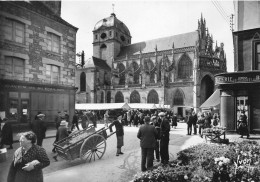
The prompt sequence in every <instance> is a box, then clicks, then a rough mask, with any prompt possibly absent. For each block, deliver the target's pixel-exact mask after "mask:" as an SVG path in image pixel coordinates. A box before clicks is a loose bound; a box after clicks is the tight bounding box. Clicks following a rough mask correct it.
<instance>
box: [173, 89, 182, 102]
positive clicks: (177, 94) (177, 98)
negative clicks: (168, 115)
mask: <svg viewBox="0 0 260 182" xmlns="http://www.w3.org/2000/svg"><path fill="white" fill-rule="evenodd" d="M173 105H184V104H183V94H182V93H181V91H180V90H179V89H178V90H177V91H176V92H175V94H174V98H173Z"/></svg>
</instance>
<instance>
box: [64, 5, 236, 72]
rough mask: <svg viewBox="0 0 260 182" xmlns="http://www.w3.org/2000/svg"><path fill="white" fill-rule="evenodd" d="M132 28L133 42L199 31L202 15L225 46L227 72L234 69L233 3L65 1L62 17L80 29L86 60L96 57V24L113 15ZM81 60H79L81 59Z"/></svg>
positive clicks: (78, 39)
mask: <svg viewBox="0 0 260 182" xmlns="http://www.w3.org/2000/svg"><path fill="white" fill-rule="evenodd" d="M112 4H114V13H115V14H116V17H117V18H118V19H119V20H120V21H122V22H124V23H125V25H126V26H127V27H128V29H129V31H130V33H131V36H132V43H137V42H142V41H146V40H151V39H156V38H161V37H166V36H172V35H177V34H182V33H187V32H192V31H195V30H196V29H197V28H198V19H200V17H201V14H202V15H203V17H204V18H205V20H206V26H207V27H208V30H209V33H210V34H212V35H213V39H214V46H213V47H215V42H216V41H217V42H218V45H220V43H221V42H223V43H224V50H225V52H226V55H227V69H228V71H233V70H234V55H233V40H232V32H231V31H230V25H229V17H228V16H230V15H231V14H234V6H233V1H216V0H214V1H213V0H208V1H205V0H204V1H194V0H189V1H180V0H178V1H177V0H171V1H169V0H168V1H159V0H157V1H151V0H150V1H148V0H145V1H144V0H139V1H136V0H135V1H126V0H115V1H108V0H105V1H89V0H81V1H69V0H62V5H61V17H62V18H63V19H65V20H66V21H68V22H69V23H71V24H72V25H74V26H76V27H78V28H79V30H78V32H77V49H76V52H77V53H78V52H80V51H82V50H84V52H85V58H89V57H91V56H92V55H93V47H92V42H93V32H92V31H93V29H94V26H95V24H96V23H97V22H98V21H99V20H101V19H103V18H107V17H109V16H110V14H111V13H112V12H113V8H112ZM219 11H220V12H221V13H222V15H221V13H220V12H219ZM77 59H78V58H77Z"/></svg>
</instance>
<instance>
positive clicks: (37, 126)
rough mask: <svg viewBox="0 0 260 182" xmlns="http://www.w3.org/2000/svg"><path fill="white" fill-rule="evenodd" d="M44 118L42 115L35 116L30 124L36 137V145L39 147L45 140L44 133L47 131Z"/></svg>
mask: <svg viewBox="0 0 260 182" xmlns="http://www.w3.org/2000/svg"><path fill="white" fill-rule="evenodd" d="M44 117H45V115H44V114H39V115H37V119H36V120H35V121H33V122H32V131H33V132H34V133H35V134H36V136H37V145H39V146H42V142H43V139H44V138H45V132H46V130H47V127H46V123H45V121H44Z"/></svg>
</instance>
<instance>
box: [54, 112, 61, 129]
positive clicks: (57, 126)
mask: <svg viewBox="0 0 260 182" xmlns="http://www.w3.org/2000/svg"><path fill="white" fill-rule="evenodd" d="M60 122H61V112H60V111H58V114H57V116H56V117H55V126H56V129H57V130H58V128H59V126H60Z"/></svg>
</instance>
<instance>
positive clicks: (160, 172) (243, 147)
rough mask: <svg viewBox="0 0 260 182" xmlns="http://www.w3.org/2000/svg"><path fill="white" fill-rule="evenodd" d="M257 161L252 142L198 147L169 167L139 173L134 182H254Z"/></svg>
mask: <svg viewBox="0 0 260 182" xmlns="http://www.w3.org/2000/svg"><path fill="white" fill-rule="evenodd" d="M259 157H260V145H259V144H258V143H257V142H255V141H243V142H235V143H231V144H229V145H223V144H222V145H219V144H199V145H196V146H193V147H190V148H187V149H185V150H182V151H180V152H179V153H178V154H177V159H176V160H174V161H172V162H171V163H170V165H168V166H163V165H160V166H159V167H155V168H154V169H153V170H151V171H147V172H143V173H140V174H138V175H136V176H135V178H134V180H133V181H134V182H141V181H143V182H145V181H147V182H152V181H156V182H160V181H165V182H168V181H173V182H175V181H176V182H177V181H179V182H222V181H223V182H224V181H225V182H226V181H228V182H229V181H230V182H231V181H232V182H233V181H234V182H237V181H239V182H240V181H244V182H257V181H260V165H259Z"/></svg>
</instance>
